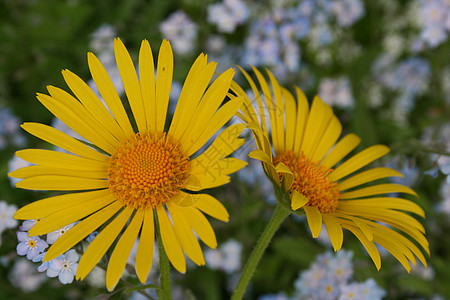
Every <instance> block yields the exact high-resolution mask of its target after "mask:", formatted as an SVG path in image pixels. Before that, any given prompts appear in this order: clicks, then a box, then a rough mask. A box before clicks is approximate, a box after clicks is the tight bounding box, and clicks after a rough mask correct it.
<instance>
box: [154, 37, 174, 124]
mask: <svg viewBox="0 0 450 300" xmlns="http://www.w3.org/2000/svg"><path fill="white" fill-rule="evenodd" d="M156 74H157V75H156V92H155V93H156V99H158V100H157V101H156V131H158V132H162V131H164V124H165V123H166V115H167V107H168V105H169V97H170V88H171V87H172V75H173V53H172V48H171V47H170V43H169V41H167V40H163V42H162V44H161V48H160V49H159V55H158V66H157V71H156Z"/></svg>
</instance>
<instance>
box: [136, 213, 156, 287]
mask: <svg viewBox="0 0 450 300" xmlns="http://www.w3.org/2000/svg"><path fill="white" fill-rule="evenodd" d="M144 212H145V216H144V224H143V225H142V231H141V235H140V237H139V246H138V249H137V253H136V274H137V276H138V278H139V281H140V282H141V283H145V282H146V281H147V277H148V273H150V270H151V268H152V263H153V250H154V247H155V223H154V221H153V219H154V218H153V209H152V208H147V209H145V211H144Z"/></svg>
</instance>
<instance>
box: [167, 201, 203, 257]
mask: <svg viewBox="0 0 450 300" xmlns="http://www.w3.org/2000/svg"><path fill="white" fill-rule="evenodd" d="M167 208H168V209H169V212H170V216H171V217H172V222H173V227H174V229H175V233H176V235H177V237H178V240H179V241H180V244H181V246H182V248H183V250H184V252H185V253H186V255H187V256H188V257H189V258H190V259H191V260H192V261H193V262H194V263H196V264H197V265H199V266H203V265H205V258H204V256H203V252H202V249H201V248H200V244H199V243H198V241H197V238H196V237H195V235H194V233H193V232H192V229H191V227H190V226H189V224H188V222H187V221H186V220H185V218H184V215H185V212H184V211H185V210H184V209H183V208H179V207H177V206H176V205H174V204H172V203H171V202H167Z"/></svg>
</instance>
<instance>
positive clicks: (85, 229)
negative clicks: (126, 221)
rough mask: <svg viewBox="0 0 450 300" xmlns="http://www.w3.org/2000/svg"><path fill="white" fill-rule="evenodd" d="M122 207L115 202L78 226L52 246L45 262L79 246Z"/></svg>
mask: <svg viewBox="0 0 450 300" xmlns="http://www.w3.org/2000/svg"><path fill="white" fill-rule="evenodd" d="M122 207H123V206H122V204H120V203H119V202H113V203H111V204H110V205H109V206H107V207H105V208H103V209H101V210H99V211H98V212H96V213H95V214H93V215H91V216H89V217H87V218H86V219H84V220H83V221H81V222H80V223H78V224H76V225H75V226H74V227H72V228H71V229H70V230H68V231H67V232H66V233H64V235H62V236H61V237H60V238H59V239H57V240H56V242H55V243H54V244H53V245H51V246H50V248H49V249H48V251H47V254H46V255H45V257H44V261H50V260H52V259H54V258H56V257H58V256H59V255H61V254H63V253H64V252H66V251H67V250H69V249H70V248H72V247H73V246H75V245H76V244H78V243H79V242H80V241H81V240H82V239H84V238H85V237H87V236H88V235H89V234H91V233H93V232H94V231H95V230H96V229H97V228H98V227H100V226H101V225H103V224H104V223H106V221H108V220H109V219H110V218H111V217H112V216H113V215H114V214H116V213H117V212H118V211H119V210H120V209H121V208H122Z"/></svg>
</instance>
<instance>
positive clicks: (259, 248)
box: [231, 203, 291, 300]
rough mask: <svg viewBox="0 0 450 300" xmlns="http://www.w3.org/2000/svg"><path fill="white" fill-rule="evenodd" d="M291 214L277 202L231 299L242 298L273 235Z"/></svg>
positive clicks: (237, 299) (238, 299)
mask: <svg viewBox="0 0 450 300" xmlns="http://www.w3.org/2000/svg"><path fill="white" fill-rule="evenodd" d="M290 214H291V212H290V211H289V210H288V209H286V208H284V207H283V206H282V204H280V203H278V204H277V206H276V208H275V212H274V214H273V216H272V219H270V221H269V223H268V224H267V226H266V228H265V229H264V232H263V233H262V234H261V236H260V237H259V240H258V243H257V244H256V246H255V248H254V249H253V252H252V254H251V255H250V258H249V259H248V261H247V264H246V265H245V267H244V270H243V271H242V274H241V278H240V279H239V282H238V284H237V286H236V289H235V290H234V293H233V295H232V296H231V300H240V299H242V297H243V296H244V293H245V290H246V289H247V286H248V284H249V282H250V279H251V278H252V276H253V273H254V272H255V269H256V266H257V265H258V263H259V260H260V259H261V257H262V255H263V254H264V251H265V250H266V248H267V246H268V245H269V243H270V241H271V240H272V237H273V235H274V234H275V232H276V231H277V229H278V228H279V227H280V224H281V223H282V222H283V221H284V219H286V217H287V216H289V215H290Z"/></svg>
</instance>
